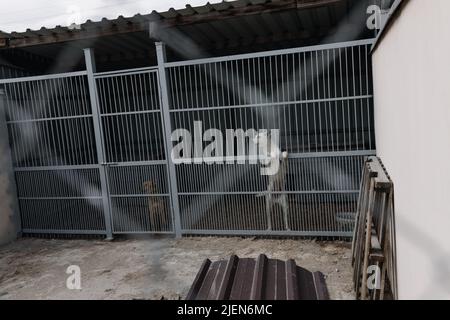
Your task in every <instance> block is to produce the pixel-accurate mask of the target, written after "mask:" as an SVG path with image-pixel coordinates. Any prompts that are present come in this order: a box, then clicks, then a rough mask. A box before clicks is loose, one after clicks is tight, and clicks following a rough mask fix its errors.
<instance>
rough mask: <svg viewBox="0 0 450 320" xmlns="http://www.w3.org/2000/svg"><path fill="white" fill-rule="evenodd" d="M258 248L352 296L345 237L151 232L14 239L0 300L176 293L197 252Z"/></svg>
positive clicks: (0, 261) (193, 268)
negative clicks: (77, 282) (70, 284)
mask: <svg viewBox="0 0 450 320" xmlns="http://www.w3.org/2000/svg"><path fill="white" fill-rule="evenodd" d="M260 253H265V254H266V255H267V256H268V257H269V258H277V259H282V260H286V259H288V258H294V259H295V260H296V262H297V264H298V265H300V266H302V267H304V268H306V269H308V270H310V271H321V272H323V273H324V274H325V276H326V282H327V286H328V290H329V292H330V297H331V298H332V299H353V297H354V294H353V291H352V278H351V277H352V269H351V265H350V256H351V252H350V244H349V243H344V242H316V241H309V240H268V239H254V238H216V237H201V238H182V239H179V240H176V239H172V238H164V237H153V238H145V239H116V240H114V241H112V242H108V241H104V240H46V239H33V238H24V239H20V240H18V241H16V242H14V243H12V244H10V245H7V246H4V247H1V248H0V299H161V298H162V297H164V298H166V299H179V298H181V299H182V298H184V297H185V296H186V294H187V292H188V290H189V288H190V285H191V283H192V281H193V280H194V277H195V275H196V273H197V271H198V269H199V268H200V265H201V263H202V262H203V260H204V259H205V258H210V259H211V260H213V261H214V260H217V259H226V258H228V257H229V256H230V255H231V254H237V255H238V256H239V257H257V256H258V255H259V254H260ZM70 265H78V266H79V267H80V269H81V290H69V289H67V287H66V280H67V278H68V277H69V275H68V274H66V270H67V268H68V267H69V266H70Z"/></svg>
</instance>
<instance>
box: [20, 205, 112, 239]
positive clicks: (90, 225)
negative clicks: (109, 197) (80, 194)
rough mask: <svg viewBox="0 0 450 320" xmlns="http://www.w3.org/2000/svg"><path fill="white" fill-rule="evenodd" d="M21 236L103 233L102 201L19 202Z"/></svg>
mask: <svg viewBox="0 0 450 320" xmlns="http://www.w3.org/2000/svg"><path fill="white" fill-rule="evenodd" d="M19 205H20V213H21V218H22V228H23V232H26V233H27V232H32V233H39V232H42V233H75V234H76V233H97V232H96V231H98V233H105V231H104V230H105V220H104V214H103V208H102V200H101V199H51V200H38V199H22V200H20V202H19Z"/></svg>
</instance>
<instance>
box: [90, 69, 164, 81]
mask: <svg viewBox="0 0 450 320" xmlns="http://www.w3.org/2000/svg"><path fill="white" fill-rule="evenodd" d="M148 72H158V67H143V68H135V69H124V70H114V71H105V72H97V73H94V77H95V78H96V79H98V78H109V77H117V76H121V75H125V76H127V75H134V74H141V73H148Z"/></svg>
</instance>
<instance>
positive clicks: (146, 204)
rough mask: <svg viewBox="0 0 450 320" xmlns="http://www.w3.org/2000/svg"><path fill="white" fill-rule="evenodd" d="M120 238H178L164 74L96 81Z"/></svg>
mask: <svg viewBox="0 0 450 320" xmlns="http://www.w3.org/2000/svg"><path fill="white" fill-rule="evenodd" d="M96 83H97V89H98V93H99V104H100V111H101V114H100V117H101V123H102V131H103V139H104V148H105V155H106V160H107V162H108V163H107V172H108V180H109V190H110V199H111V214H112V220H113V229H114V232H115V233H147V232H149V233H165V232H172V230H173V226H172V215H171V211H170V196H169V190H168V185H167V184H168V177H167V163H166V160H165V159H166V156H165V141H164V136H163V134H164V133H163V125H162V118H161V110H160V97H159V85H158V74H157V72H156V71H155V70H153V69H147V70H140V71H130V72H126V73H107V74H101V75H98V76H96Z"/></svg>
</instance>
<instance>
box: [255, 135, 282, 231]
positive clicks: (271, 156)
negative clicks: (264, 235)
mask: <svg viewBox="0 0 450 320" xmlns="http://www.w3.org/2000/svg"><path fill="white" fill-rule="evenodd" d="M253 141H254V143H255V144H256V145H257V147H259V148H258V150H259V155H260V156H261V157H268V160H266V161H264V162H266V163H267V166H266V167H264V168H262V169H261V174H263V175H268V176H269V185H268V186H267V192H266V193H265V197H266V215H267V223H268V230H272V219H271V212H272V207H273V206H274V205H275V204H279V205H280V206H281V208H282V210H283V218H284V225H285V229H286V230H290V228H289V222H288V217H287V215H288V208H289V202H288V197H287V195H286V194H284V193H283V194H272V192H281V191H284V188H285V177H286V173H287V167H288V153H287V152H286V151H284V152H281V150H280V148H279V146H278V144H277V142H276V141H274V139H269V136H268V134H267V132H261V133H258V134H257V135H256V136H255V137H254V139H253Z"/></svg>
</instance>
